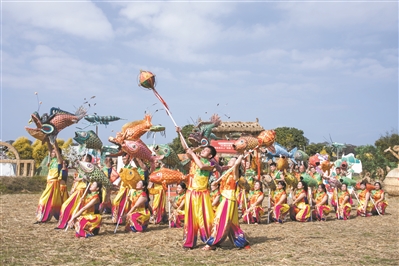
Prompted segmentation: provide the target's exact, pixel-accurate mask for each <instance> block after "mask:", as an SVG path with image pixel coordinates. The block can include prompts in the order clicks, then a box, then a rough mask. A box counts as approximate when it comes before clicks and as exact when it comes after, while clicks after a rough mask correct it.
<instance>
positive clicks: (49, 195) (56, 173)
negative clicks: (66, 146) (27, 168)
mask: <svg viewBox="0 0 399 266" xmlns="http://www.w3.org/2000/svg"><path fill="white" fill-rule="evenodd" d="M47 146H48V150H49V152H50V158H51V159H50V162H49V163H48V169H49V171H48V175H47V185H46V189H45V190H44V191H43V193H42V195H41V196H40V199H39V206H38V207H37V210H36V222H35V224H36V223H45V222H48V221H50V220H51V217H53V216H54V218H55V219H56V220H58V218H59V216H60V209H61V205H62V202H61V193H60V179H61V177H60V171H61V166H62V157H61V151H60V149H59V148H58V144H57V141H55V142H54V149H52V147H51V144H50V141H49V140H47Z"/></svg>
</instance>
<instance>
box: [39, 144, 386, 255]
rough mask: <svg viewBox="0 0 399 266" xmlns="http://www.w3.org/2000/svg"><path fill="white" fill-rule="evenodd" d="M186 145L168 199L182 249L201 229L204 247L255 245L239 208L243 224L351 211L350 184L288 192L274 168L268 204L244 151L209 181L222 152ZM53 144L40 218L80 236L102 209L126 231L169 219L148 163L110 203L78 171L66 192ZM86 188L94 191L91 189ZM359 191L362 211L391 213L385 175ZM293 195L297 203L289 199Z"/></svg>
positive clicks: (92, 230)
mask: <svg viewBox="0 0 399 266" xmlns="http://www.w3.org/2000/svg"><path fill="white" fill-rule="evenodd" d="M182 144H183V147H184V148H185V150H186V154H187V155H188V157H189V158H190V159H191V167H190V172H189V176H190V178H189V181H188V182H187V184H185V183H180V184H178V185H177V188H176V196H175V197H174V198H173V199H169V200H170V204H171V207H172V209H173V210H171V211H170V212H169V213H170V215H169V222H170V226H171V227H183V229H184V241H183V242H184V244H183V247H184V248H194V247H195V246H196V243H197V237H198V236H197V235H198V233H199V235H200V238H201V240H202V241H203V242H205V243H206V246H205V247H204V249H205V250H211V249H215V248H216V247H217V246H218V245H219V244H220V243H222V242H223V241H224V240H225V239H226V238H227V237H229V238H230V240H231V241H232V243H233V244H234V245H235V246H236V247H238V248H249V241H248V240H247V238H246V237H245V234H244V232H243V231H242V229H241V228H240V225H239V208H240V209H241V216H242V219H243V222H244V223H262V222H263V221H262V220H261V219H262V216H264V214H265V210H266V214H267V217H268V219H269V218H271V219H272V220H273V221H274V222H276V223H283V222H284V221H285V220H286V219H287V218H288V217H290V218H291V220H293V221H300V222H306V221H310V220H311V219H314V220H319V221H325V220H326V216H327V215H328V214H329V213H330V212H331V211H332V209H334V210H335V213H336V216H337V218H338V219H344V220H345V219H348V218H349V217H350V212H351V208H352V204H353V203H352V196H351V193H349V192H348V188H347V185H346V184H342V187H340V188H339V189H338V188H337V189H336V190H334V193H333V195H332V197H330V199H329V196H328V194H329V193H328V191H327V189H326V186H325V185H324V184H319V185H318V188H317V189H316V190H315V191H314V192H313V193H309V190H308V188H307V184H306V183H305V182H303V181H299V182H298V184H297V187H296V189H295V190H294V191H292V192H290V193H288V194H287V185H286V183H285V182H284V180H278V179H280V178H276V175H274V173H270V174H271V175H274V178H275V180H274V181H273V182H275V184H276V188H275V189H274V190H272V191H270V192H269V193H268V204H267V205H268V206H267V208H264V207H263V205H264V200H265V194H264V193H263V188H262V187H263V185H262V182H261V181H260V180H257V179H256V174H255V172H252V173H251V171H246V174H243V173H242V171H241V170H242V169H243V168H242V167H241V165H242V162H243V158H244V155H239V156H237V157H233V158H232V159H231V160H230V161H229V163H228V165H227V167H226V169H227V170H226V171H225V172H224V173H222V174H221V175H220V177H219V178H217V179H215V178H213V179H211V182H210V181H209V178H210V176H211V175H212V173H213V170H214V166H212V165H211V162H210V159H212V158H213V157H214V156H215V155H216V150H215V149H214V147H212V146H206V147H204V148H203V149H202V151H201V152H200V153H198V154H197V153H195V152H194V151H193V150H192V149H190V148H188V147H187V146H184V142H182ZM49 147H51V146H49ZM49 150H51V160H50V162H49V174H48V178H47V186H46V189H45V191H44V192H43V194H42V196H41V198H40V200H39V206H38V209H37V216H36V219H37V221H36V223H43V222H47V221H49V220H50V219H51V217H55V218H56V219H57V220H58V225H57V227H56V228H57V229H66V228H68V227H74V229H75V235H76V236H77V237H90V236H94V235H96V234H98V233H99V230H100V227H101V222H102V213H103V212H104V210H105V211H107V209H108V212H110V213H111V217H112V221H113V222H114V223H115V224H116V225H117V226H118V225H121V224H124V229H125V231H126V232H144V231H145V230H147V228H148V225H149V224H150V221H152V222H153V223H162V222H168V219H167V212H166V195H165V191H164V190H163V188H162V186H160V185H157V184H149V183H148V181H147V180H148V169H146V168H145V166H144V167H140V166H137V164H138V165H140V162H138V163H137V164H136V167H137V169H138V170H139V173H141V175H142V180H141V181H139V182H138V183H137V185H136V188H135V189H130V188H128V187H125V186H124V184H123V182H122V183H121V184H120V185H119V189H118V192H117V194H116V196H115V197H114V199H113V201H112V203H111V201H110V197H109V194H110V193H109V192H108V193H107V191H106V190H105V189H104V188H103V187H102V184H101V183H98V182H92V183H91V184H90V185H89V186H88V184H87V183H86V182H85V180H84V177H83V176H78V177H77V178H75V180H74V185H73V188H72V190H71V192H70V195H68V193H67V192H66V185H65V184H63V183H64V182H63V181H62V176H65V174H64V175H62V170H61V169H62V168H63V167H62V165H63V161H62V157H61V154H60V152H59V149H58V147H57V146H56V144H55V147H54V149H49ZM84 160H86V161H87V162H91V161H92V158H91V156H90V155H87V156H86V157H84ZM131 160H132V158H130V157H129V156H124V157H123V163H124V168H132V167H134V166H132V164H131V163H130V162H131ZM108 162H109V161H108ZM136 162H137V161H136ZM64 166H65V164H64ZM271 168H272V167H271ZM103 170H104V172H106V173H107V174H108V176H109V178H111V174H112V173H114V171H113V169H112V163H110V164H106V165H105V166H104V167H103ZM242 176H244V178H245V182H246V183H247V184H248V183H251V182H252V183H253V187H251V186H250V189H249V190H248V189H247V190H246V187H245V186H244V184H242V181H243V180H242V178H241V179H240V177H242ZM281 176H283V175H280V177H281ZM209 185H210V186H209ZM87 186H88V187H87ZM209 187H210V188H209ZM86 189H88V192H87V193H86V194H85V190H86ZM355 193H356V194H353V195H356V197H357V198H358V203H359V204H358V208H357V209H358V215H360V216H370V215H372V214H373V213H378V214H380V215H383V214H384V213H385V208H386V206H387V202H386V200H385V194H384V192H383V190H382V189H381V184H380V183H379V182H377V183H376V184H375V189H374V190H371V191H370V190H368V189H367V187H366V184H365V183H363V184H361V185H360V190H359V191H358V192H355ZM104 194H106V196H104ZM150 195H152V204H150ZM290 200H291V201H292V202H290V204H288V202H289V201H290ZM330 204H331V206H332V207H333V208H331V207H330ZM373 206H374V207H373ZM311 217H312V218H311ZM116 229H117V227H116ZM116 229H115V232H116Z"/></svg>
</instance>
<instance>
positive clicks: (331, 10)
mask: <svg viewBox="0 0 399 266" xmlns="http://www.w3.org/2000/svg"><path fill="white" fill-rule="evenodd" d="M277 7H278V8H279V9H281V10H284V11H286V17H285V20H286V21H285V22H284V23H286V24H288V25H290V26H291V27H294V28H302V27H310V28H319V29H325V30H327V29H328V30H331V29H336V30H340V31H341V30H343V31H348V30H351V29H352V28H353V27H356V28H357V30H358V31H359V32H362V31H386V30H388V31H396V30H397V22H398V12H397V10H398V3H397V2H359V3H353V2H352V3H350V2H322V1H319V2H311V3H306V2H300V3H281V4H278V5H277ZM362 29H364V30H362Z"/></svg>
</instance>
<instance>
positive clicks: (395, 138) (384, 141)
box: [374, 131, 399, 162]
mask: <svg viewBox="0 0 399 266" xmlns="http://www.w3.org/2000/svg"><path fill="white" fill-rule="evenodd" d="M374 145H375V146H376V147H377V149H378V150H379V151H380V152H381V154H383V155H384V157H385V158H386V159H387V160H388V161H390V162H396V161H397V159H396V157H395V156H393V155H392V153H390V152H384V151H385V150H386V149H387V148H388V147H391V148H392V147H393V146H395V145H399V135H398V134H397V133H395V132H393V131H392V132H391V133H389V132H385V136H381V137H380V138H379V139H378V140H376V141H375V143H374Z"/></svg>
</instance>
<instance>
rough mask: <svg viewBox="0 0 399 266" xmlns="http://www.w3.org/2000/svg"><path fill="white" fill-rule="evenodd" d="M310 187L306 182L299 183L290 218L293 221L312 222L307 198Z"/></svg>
mask: <svg viewBox="0 0 399 266" xmlns="http://www.w3.org/2000/svg"><path fill="white" fill-rule="evenodd" d="M307 191H308V186H307V184H306V183H305V182H303V181H299V182H298V185H297V189H296V191H295V194H294V196H293V197H292V199H293V202H292V204H291V209H290V216H291V220H292V221H298V222H308V221H310V206H309V202H308V197H307Z"/></svg>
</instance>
